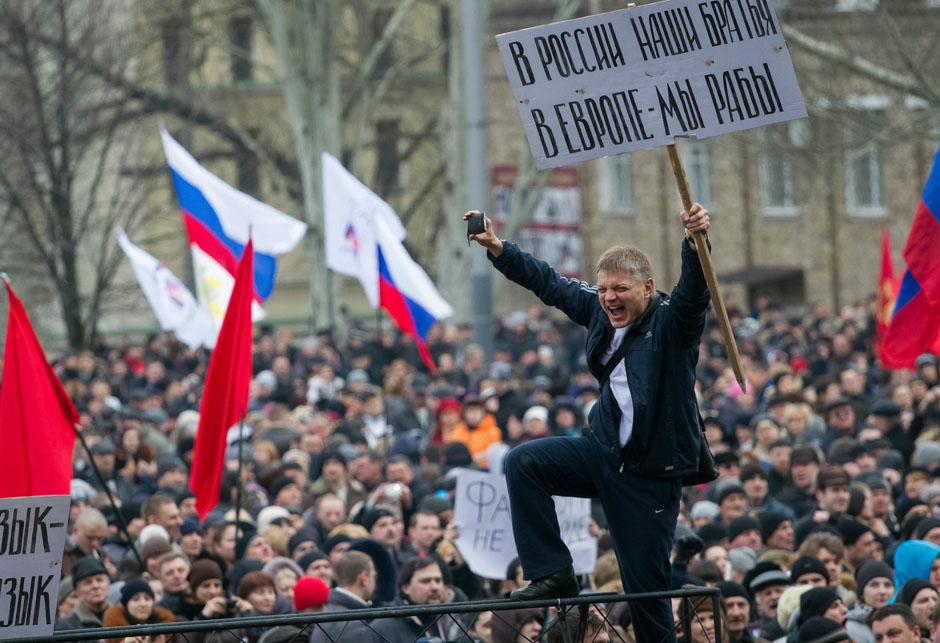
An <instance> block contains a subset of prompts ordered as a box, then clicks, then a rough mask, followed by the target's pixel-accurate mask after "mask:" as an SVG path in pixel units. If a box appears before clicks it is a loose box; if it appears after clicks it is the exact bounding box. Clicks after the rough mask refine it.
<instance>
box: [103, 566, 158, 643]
mask: <svg viewBox="0 0 940 643" xmlns="http://www.w3.org/2000/svg"><path fill="white" fill-rule="evenodd" d="M153 601H154V594H153V589H151V587H150V583H148V582H147V581H146V580H144V579H143V578H134V579H132V580H129V581H127V583H125V584H124V587H123V588H121V602H120V603H118V604H117V605H112V606H111V607H109V608H108V609H107V610H105V613H104V617H103V618H102V619H101V623H102V626H103V627H127V626H128V625H143V624H153V623H173V622H175V621H176V617H174V615H173V612H171V611H170V610H168V609H166V608H164V607H160V606H158V605H155V604H154V602H153ZM168 638H169V635H167V634H162V635H158V636H156V637H154V638H153V639H152V641H153V642H154V643H163V642H164V641H166V640H167V639H168ZM106 640H107V643H122V641H123V638H115V639H106Z"/></svg>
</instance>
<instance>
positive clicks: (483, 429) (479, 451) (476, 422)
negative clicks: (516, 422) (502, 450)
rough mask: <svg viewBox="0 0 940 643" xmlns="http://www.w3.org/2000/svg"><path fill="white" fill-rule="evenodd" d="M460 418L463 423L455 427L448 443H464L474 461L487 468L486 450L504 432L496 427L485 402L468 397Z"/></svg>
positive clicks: (499, 438)
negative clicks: (484, 404)
mask: <svg viewBox="0 0 940 643" xmlns="http://www.w3.org/2000/svg"><path fill="white" fill-rule="evenodd" d="M460 418H461V420H463V421H462V422H458V423H457V424H456V426H454V428H453V430H452V431H451V433H450V438H449V439H447V440H446V441H447V442H463V443H464V444H465V445H467V449H468V450H469V451H470V455H471V456H473V461H474V462H476V463H477V464H478V465H480V466H481V467H485V466H487V463H486V450H487V449H488V448H489V447H490V445H491V444H495V443H497V442H499V441H500V440H501V439H502V437H503V434H502V431H500V430H499V427H498V426H496V416H494V415H493V414H492V413H489V412H487V410H486V407H485V406H483V400H481V399H480V398H478V397H476V396H468V397H465V398H464V400H463V403H462V404H461V407H460Z"/></svg>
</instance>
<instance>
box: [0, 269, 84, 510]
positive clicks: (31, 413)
mask: <svg viewBox="0 0 940 643" xmlns="http://www.w3.org/2000/svg"><path fill="white" fill-rule="evenodd" d="M4 284H5V285H6V288H7V294H8V295H9V298H10V311H9V314H8V316H7V339H6V345H5V348H4V356H3V379H2V386H0V444H2V445H3V446H2V448H0V471H2V472H3V474H2V475H0V498H16V497H19V496H51V495H64V494H68V493H69V491H70V486H71V481H72V448H73V446H74V444H75V426H76V425H77V424H78V423H79V422H80V421H81V419H80V418H79V416H78V411H77V410H76V409H75V405H74V404H73V403H72V400H71V399H69V396H68V394H67V393H66V392H65V387H63V386H62V382H60V381H59V378H58V377H57V376H56V374H55V371H53V370H52V367H51V366H49V362H48V361H47V360H46V354H45V352H44V351H43V350H42V346H40V344H39V339H38V338H37V337H36V333H35V332H34V331H33V327H32V325H31V324H30V323H29V317H28V316H27V315H26V309H25V308H23V302H21V301H20V299H19V297H17V296H16V293H15V292H13V288H12V287H11V286H10V283H9V282H8V281H7V280H6V279H5V278H4Z"/></svg>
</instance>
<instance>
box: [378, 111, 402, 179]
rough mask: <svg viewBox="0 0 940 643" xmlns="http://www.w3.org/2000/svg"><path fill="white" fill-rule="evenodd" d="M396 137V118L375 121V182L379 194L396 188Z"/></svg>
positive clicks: (397, 164)
mask: <svg viewBox="0 0 940 643" xmlns="http://www.w3.org/2000/svg"><path fill="white" fill-rule="evenodd" d="M398 139H399V135H398V121H397V120H381V121H379V122H378V123H376V127H375V142H376V159H377V163H378V167H377V169H376V183H377V184H378V189H379V192H380V193H381V194H389V193H391V192H394V191H396V190H397V189H398V171H399V167H398V166H399V159H398Z"/></svg>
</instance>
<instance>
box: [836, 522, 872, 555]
mask: <svg viewBox="0 0 940 643" xmlns="http://www.w3.org/2000/svg"><path fill="white" fill-rule="evenodd" d="M838 528H839V531H841V532H842V544H843V545H845V562H847V563H848V564H849V565H851V566H852V567H858V566H859V565H861V564H862V563H864V562H865V561H866V560H871V559H872V558H874V556H875V533H874V532H873V531H872V530H871V528H870V527H869V526H868V525H864V524H862V523H860V522H859V521H857V520H853V519H852V518H846V517H843V518H842V519H841V520H840V521H839V524H838Z"/></svg>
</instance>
